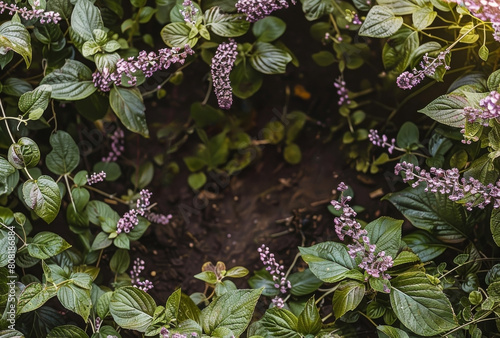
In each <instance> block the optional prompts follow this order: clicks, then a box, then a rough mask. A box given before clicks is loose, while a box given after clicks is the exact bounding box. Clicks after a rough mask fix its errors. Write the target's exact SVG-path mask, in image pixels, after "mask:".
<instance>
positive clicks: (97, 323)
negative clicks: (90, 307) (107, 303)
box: [94, 317, 102, 332]
mask: <svg viewBox="0 0 500 338" xmlns="http://www.w3.org/2000/svg"><path fill="white" fill-rule="evenodd" d="M101 325H102V319H101V318H100V317H96V318H95V321H94V327H95V332H99V330H100V329H101Z"/></svg>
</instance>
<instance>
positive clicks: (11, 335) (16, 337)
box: [0, 329, 26, 338]
mask: <svg viewBox="0 0 500 338" xmlns="http://www.w3.org/2000/svg"><path fill="white" fill-rule="evenodd" d="M0 337H2V338H26V337H25V335H24V334H23V333H22V332H20V331H17V330H11V329H8V330H1V331H0Z"/></svg>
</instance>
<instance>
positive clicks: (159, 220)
mask: <svg viewBox="0 0 500 338" xmlns="http://www.w3.org/2000/svg"><path fill="white" fill-rule="evenodd" d="M147 219H148V221H150V222H151V223H156V224H161V225H167V224H168V223H170V220H171V219H172V215H170V214H169V215H163V214H157V213H155V212H150V213H149V214H148V216H147Z"/></svg>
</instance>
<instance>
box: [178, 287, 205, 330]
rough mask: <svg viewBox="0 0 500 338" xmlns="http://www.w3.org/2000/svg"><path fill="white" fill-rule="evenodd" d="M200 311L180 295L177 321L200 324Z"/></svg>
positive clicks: (183, 295) (191, 301)
mask: <svg viewBox="0 0 500 338" xmlns="http://www.w3.org/2000/svg"><path fill="white" fill-rule="evenodd" d="M200 316H201V311H200V309H199V308H198V307H197V306H196V304H195V303H194V302H193V300H192V299H191V298H190V297H189V296H188V295H185V294H181V302H180V303H179V313H178V317H177V320H178V321H179V322H183V321H185V320H189V319H191V320H193V321H195V322H196V323H201V320H200Z"/></svg>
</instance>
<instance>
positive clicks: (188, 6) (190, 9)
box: [180, 0, 198, 25]
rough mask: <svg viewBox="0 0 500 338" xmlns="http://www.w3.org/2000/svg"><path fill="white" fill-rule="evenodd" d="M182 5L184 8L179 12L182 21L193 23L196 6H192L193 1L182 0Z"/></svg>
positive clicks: (196, 12)
mask: <svg viewBox="0 0 500 338" xmlns="http://www.w3.org/2000/svg"><path fill="white" fill-rule="evenodd" d="M182 6H184V9H183V10H181V11H180V12H181V15H182V17H183V18H184V22H186V23H189V24H191V25H195V24H196V15H197V14H198V8H196V7H195V6H194V3H193V2H192V1H191V0H184V2H183V3H182Z"/></svg>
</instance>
